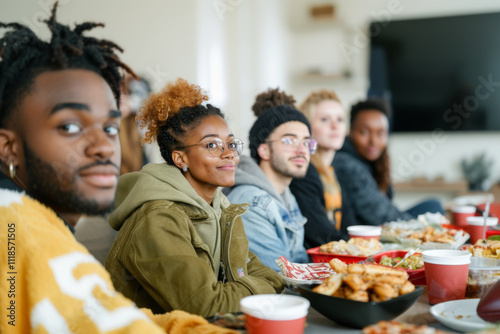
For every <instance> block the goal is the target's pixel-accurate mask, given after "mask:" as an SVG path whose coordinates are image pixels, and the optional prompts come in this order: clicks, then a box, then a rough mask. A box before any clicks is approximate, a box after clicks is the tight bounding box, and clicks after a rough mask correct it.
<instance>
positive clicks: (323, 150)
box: [290, 90, 349, 248]
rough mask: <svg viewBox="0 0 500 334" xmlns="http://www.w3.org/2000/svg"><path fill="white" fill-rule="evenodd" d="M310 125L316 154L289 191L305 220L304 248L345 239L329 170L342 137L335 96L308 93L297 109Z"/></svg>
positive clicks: (341, 114) (342, 125) (337, 190)
mask: <svg viewBox="0 0 500 334" xmlns="http://www.w3.org/2000/svg"><path fill="white" fill-rule="evenodd" d="M299 110H300V111H302V112H303V113H304V114H305V115H306V117H307V118H308V119H309V121H310V122H311V129H312V137H313V138H314V139H315V140H316V141H317V143H318V150H317V152H316V154H315V155H313V156H312V157H311V164H310V165H309V168H308V170H307V174H306V176H305V178H303V179H294V180H293V181H292V183H291V184H290V190H291V191H292V193H293V194H294V196H295V198H296V199H297V202H298V204H299V207H300V210H301V211H302V214H303V215H304V216H305V217H306V218H307V220H308V223H307V224H306V225H305V240H304V245H305V246H306V248H313V247H317V246H320V245H322V244H325V243H328V242H330V241H335V240H340V239H345V240H347V239H349V236H348V235H347V233H346V230H345V229H343V232H342V230H341V226H342V225H343V222H342V220H343V218H342V215H343V205H342V201H343V199H342V194H341V187H340V185H339V183H338V182H337V178H336V175H335V171H334V169H333V167H332V166H331V164H332V161H333V158H334V156H335V154H336V151H337V150H339V149H340V148H341V147H342V144H343V142H344V138H345V133H346V122H345V112H344V109H343V108H342V105H341V103H340V100H339V98H338V97H337V94H335V92H332V91H327V90H321V91H317V92H313V93H311V94H310V95H309V96H308V97H307V99H306V100H305V101H304V102H303V103H302V105H301V106H300V107H299Z"/></svg>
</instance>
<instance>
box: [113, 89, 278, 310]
mask: <svg viewBox="0 0 500 334" xmlns="http://www.w3.org/2000/svg"><path fill="white" fill-rule="evenodd" d="M206 100H208V97H207V96H206V95H205V94H204V93H203V92H202V91H201V89H200V87H198V86H196V85H192V84H189V83H188V82H187V81H185V80H183V79H178V80H177V81H176V82H175V83H170V84H168V85H167V86H166V87H165V88H164V89H163V90H162V91H161V92H159V93H157V94H153V95H152V96H151V97H150V98H149V100H148V101H147V102H146V103H145V105H144V106H143V107H142V108H141V109H140V111H139V113H138V116H137V121H138V122H139V124H140V125H141V126H142V127H146V128H147V132H146V137H145V141H151V140H157V141H158V145H159V147H160V151H161V154H162V156H163V158H164V159H165V161H166V164H148V165H146V166H145V167H144V168H143V169H142V170H141V171H140V172H134V173H129V174H125V175H123V176H121V177H120V180H119V183H118V189H117V197H116V210H115V211H114V212H113V213H112V214H111V215H110V217H109V223H110V224H111V226H112V227H113V228H115V229H117V230H119V233H118V236H117V238H116V240H115V242H114V244H113V247H112V249H111V251H110V253H109V255H108V258H107V260H106V268H107V269H108V270H109V271H110V273H111V276H112V279H113V283H114V284H115V286H116V288H117V290H119V291H121V292H122V293H123V294H125V295H126V296H127V297H129V298H131V299H132V300H134V301H135V303H136V304H137V305H138V306H140V307H148V308H151V309H152V310H153V312H155V313H162V312H165V311H170V310H176V309H180V310H185V311H189V312H192V313H196V314H199V315H201V316H204V317H208V316H213V315H214V314H215V313H216V312H235V311H238V310H239V301H240V299H241V298H242V297H245V296H248V295H253V294H262V293H276V292H279V291H281V290H282V288H283V287H282V281H281V278H280V276H279V275H278V274H277V273H275V272H274V271H273V270H271V269H269V268H268V267H266V266H264V265H263V264H262V263H261V262H260V261H259V259H258V258H257V257H256V256H255V255H254V254H252V253H251V252H250V251H249V250H248V240H247V238H246V235H245V232H244V228H243V223H242V221H241V217H240V216H241V215H242V214H243V213H244V212H245V211H246V208H247V205H239V204H230V203H229V201H228V200H227V198H226V197H225V196H224V195H223V194H222V193H221V192H220V190H219V189H218V188H219V187H228V186H231V185H233V183H234V176H235V170H236V166H237V164H238V162H239V155H240V153H241V151H242V150H243V142H242V141H241V140H240V139H238V138H235V137H234V135H233V134H232V133H231V130H230V128H229V126H228V124H227V123H226V121H225V120H224V115H223V114H222V112H221V111H220V110H219V109H218V108H216V107H214V106H212V105H210V104H207V105H203V104H202V103H203V102H204V101H206Z"/></svg>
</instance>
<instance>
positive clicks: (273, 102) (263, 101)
mask: <svg viewBox="0 0 500 334" xmlns="http://www.w3.org/2000/svg"><path fill="white" fill-rule="evenodd" d="M295 102H296V101H295V98H294V97H293V96H292V95H288V94H286V93H285V92H283V91H281V92H280V90H279V88H275V89H272V88H269V89H268V90H267V91H265V92H264V93H260V94H259V95H257V96H256V97H255V103H254V104H253V106H252V110H253V113H254V115H255V116H257V117H259V116H260V115H262V114H263V113H264V112H265V111H267V110H269V109H271V108H273V107H276V106H278V105H289V106H291V107H293V108H295ZM295 109H297V108H295Z"/></svg>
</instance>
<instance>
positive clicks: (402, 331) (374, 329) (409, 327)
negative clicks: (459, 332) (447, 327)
mask: <svg viewBox="0 0 500 334" xmlns="http://www.w3.org/2000/svg"><path fill="white" fill-rule="evenodd" d="M389 333H390V334H450V332H446V331H442V330H440V329H436V328H433V327H429V326H427V325H414V324H407V323H404V322H400V321H395V320H392V321H379V322H377V323H376V324H373V325H370V326H366V327H365V328H363V330H362V331H361V334H389Z"/></svg>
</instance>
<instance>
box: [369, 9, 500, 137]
mask: <svg viewBox="0 0 500 334" xmlns="http://www.w3.org/2000/svg"><path fill="white" fill-rule="evenodd" d="M370 39H371V49H370V83H371V84H370V91H369V92H368V95H369V96H371V97H375V96H376V97H384V98H386V99H387V100H388V102H389V103H390V105H391V109H392V116H391V129H392V131H394V132H416V131H433V130H435V129H443V130H446V131H487V130H495V131H498V130H500V13H488V14H476V15H463V16H450V17H435V18H423V19H411V20H400V21H388V22H372V23H371V25H370Z"/></svg>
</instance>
